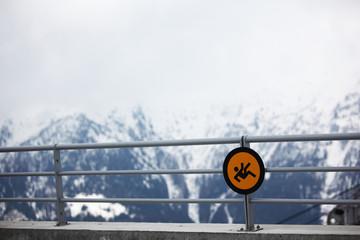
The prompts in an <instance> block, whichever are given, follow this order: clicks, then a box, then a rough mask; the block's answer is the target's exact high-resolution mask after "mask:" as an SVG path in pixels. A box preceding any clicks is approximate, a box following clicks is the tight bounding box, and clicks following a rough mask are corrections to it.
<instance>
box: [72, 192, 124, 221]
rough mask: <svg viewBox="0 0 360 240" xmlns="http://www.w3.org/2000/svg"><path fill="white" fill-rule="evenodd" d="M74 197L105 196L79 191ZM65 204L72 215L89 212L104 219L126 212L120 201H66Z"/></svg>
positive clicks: (107, 219)
mask: <svg viewBox="0 0 360 240" xmlns="http://www.w3.org/2000/svg"><path fill="white" fill-rule="evenodd" d="M75 198H105V197H104V195H102V194H95V193H94V194H90V195H86V194H84V193H79V194H77V195H76V196H75ZM67 206H68V207H69V209H70V213H71V216H72V217H76V216H78V215H80V214H84V215H86V214H90V215H92V216H94V217H98V216H101V217H102V218H104V219H105V220H106V221H109V220H110V219H113V218H115V217H116V216H119V215H120V214H122V213H123V214H127V213H128V211H127V209H126V207H125V206H124V205H122V204H120V203H68V204H67Z"/></svg>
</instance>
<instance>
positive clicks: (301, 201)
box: [251, 198, 360, 205]
mask: <svg viewBox="0 0 360 240" xmlns="http://www.w3.org/2000/svg"><path fill="white" fill-rule="evenodd" d="M251 202H252V203H274V204H319V205H320V204H323V205H338V204H344V205H360V200H359V199H350V200H349V199H284V198H252V199H251Z"/></svg>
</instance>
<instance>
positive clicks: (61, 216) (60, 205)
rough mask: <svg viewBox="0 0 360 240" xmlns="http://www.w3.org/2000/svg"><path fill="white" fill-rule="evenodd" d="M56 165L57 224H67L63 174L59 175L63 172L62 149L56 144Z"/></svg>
mask: <svg viewBox="0 0 360 240" xmlns="http://www.w3.org/2000/svg"><path fill="white" fill-rule="evenodd" d="M54 167H55V184H56V206H57V212H58V222H57V226H63V225H66V224H67V222H66V220H65V208H64V202H62V199H63V197H64V196H63V184H62V176H61V175H59V173H60V172H61V159H60V150H59V149H56V144H55V145H54Z"/></svg>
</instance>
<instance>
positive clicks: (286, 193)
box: [0, 92, 360, 223]
mask: <svg viewBox="0 0 360 240" xmlns="http://www.w3.org/2000/svg"><path fill="white" fill-rule="evenodd" d="M306 106H307V107H306ZM306 106H305V107H304V108H302V109H303V111H302V112H300V111H292V112H285V113H283V114H282V115H281V114H280V115H279V114H277V113H276V112H274V111H271V109H266V108H260V110H255V109H251V108H250V110H247V109H246V108H244V107H243V106H238V107H231V108H225V107H221V106H219V107H218V108H216V107H212V108H211V109H212V111H208V110H207V109H201V110H200V111H199V112H196V113H195V112H192V113H191V114H184V113H183V112H180V111H179V112H176V114H174V113H163V115H158V116H156V117H154V116H155V115H154V112H152V113H151V112H150V113H148V112H146V110H144V109H143V108H142V107H137V108H135V109H133V110H132V111H131V112H126V113H125V114H123V113H121V112H119V111H116V110H114V111H112V112H111V113H110V114H108V115H107V116H106V117H101V118H97V119H96V118H91V117H89V116H87V115H86V114H84V113H76V114H69V115H66V116H64V117H60V118H58V117H54V118H51V119H47V120H44V121H43V123H44V125H43V127H39V126H38V127H37V128H36V129H40V130H39V131H38V132H37V133H36V131H35V129H32V132H33V134H25V135H26V137H23V138H26V140H25V141H22V142H21V143H18V144H19V145H43V144H55V143H91V142H124V141H145V140H163V139H184V138H193V137H194V136H195V135H196V136H198V137H204V138H206V137H239V136H241V135H245V134H248V135H278V134H304V133H335V132H354V131H359V130H360V123H359V119H360V117H359V113H360V94H358V93H356V92H354V93H350V94H348V95H347V96H346V97H345V98H344V100H343V101H341V102H338V103H337V104H335V106H333V107H332V106H327V107H326V109H323V108H322V106H323V104H319V103H316V102H314V104H312V105H310V106H309V105H306ZM185 112H186V111H185ZM155 113H156V112H155ZM170 115H171V116H170ZM162 116H170V117H168V118H164V119H162V121H158V122H157V120H156V119H159V118H161V117H162ZM153 119H155V120H153ZM166 122H167V124H164V123H166ZM40 125H41V124H40ZM44 126H45V127H44ZM21 127H24V126H20V127H19V126H16V123H15V122H13V121H10V120H8V121H6V122H5V123H4V124H3V125H2V126H1V129H0V130H1V137H0V144H1V146H9V144H11V143H16V142H17V141H19V140H17V139H22V138H21V137H18V136H16V134H18V133H19V132H21V131H20V130H14V129H17V128H18V129H21ZM30 135H31V136H30ZM29 136H30V137H29ZM237 146H239V145H236V144H233V145H213V146H187V147H167V148H136V149H117V150H115V149H102V150H96V151H95V150H85V151H80V150H79V151H64V153H62V164H63V169H64V170H115V169H129V170H130V169H177V168H181V169H197V168H221V167H222V161H223V159H224V158H225V156H226V154H227V153H228V152H229V151H230V150H231V149H232V148H234V147H237ZM251 148H253V149H254V150H256V151H257V152H259V154H260V155H261V156H263V160H264V162H265V165H266V166H268V167H272V166H276V167H280V166H341V165H345V166H359V160H358V159H359V153H360V149H359V146H358V144H356V143H355V142H354V141H341V142H336V141H333V142H315V143H312V142H309V143H260V144H251ZM0 157H1V158H0V169H1V171H2V172H3V171H10V172H11V171H53V163H52V156H51V153H48V152H41V153H35V152H32V153H12V154H2V155H1V156H0ZM29 159H30V160H29ZM15 162H16V164H15ZM30 163H31V164H30ZM0 181H1V183H2V184H1V187H0V189H1V191H0V193H1V197H20V196H26V197H45V196H52V197H53V196H55V195H54V194H55V192H54V190H55V188H54V181H53V179H51V178H47V177H38V178H36V177H29V179H26V178H12V179H10V178H2V179H0ZM284 181H286V183H287V184H285V186H282V185H281V184H283V183H284ZM356 181H360V178H359V174H358V173H354V174H348V175H345V174H332V173H329V174H310V173H309V174H308V173H305V174H303V175H297V174H289V173H287V174H275V173H272V174H269V173H267V174H266V179H265V182H267V183H266V184H264V186H262V188H261V189H260V190H259V191H258V192H257V193H256V196H257V197H286V198H321V197H323V198H324V197H328V196H330V195H331V194H334V193H335V192H337V191H339V189H342V188H343V187H350V186H351V185H352V184H353V183H354V182H356ZM334 182H337V184H334ZM63 184H64V194H65V195H66V196H68V197H91V196H92V197H165V198H168V197H170V198H209V197H211V198H212V197H219V198H224V197H231V198H232V197H238V195H237V194H235V193H233V192H232V191H230V190H229V188H228V187H227V186H226V184H225V183H224V180H223V178H222V176H221V175H201V176H198V175H171V176H170V175H160V176H155V175H150V176H148V175H145V176H133V177H128V178H127V177H124V176H111V177H110V176H91V177H84V176H76V177H64V180H63ZM272 185H273V186H278V187H277V188H272V187H271V186H272ZM14 186H16V187H14ZM114 186H117V189H123V190H124V191H119V192H118V193H115V192H114V189H113V188H114ZM290 186H296V187H292V188H289V187H290ZM134 189H136V190H137V191H134ZM119 194H120V195H119ZM242 208H243V207H242V206H236V205H235V206H234V205H232V204H223V205H221V204H204V205H198V204H190V205H183V204H160V205H151V206H149V205H141V204H117V205H111V204H108V205H102V206H97V207H94V206H91V204H80V205H79V204H78V205H76V204H67V209H66V213H67V216H69V217H70V219H74V220H106V221H164V222H172V221H174V222H177V221H178V222H242V221H243V217H242V214H243V209H242ZM96 209H98V210H96ZM279 209H281V208H279V207H277V206H276V207H273V208H267V207H266V206H259V207H256V208H255V211H256V215H257V216H259V215H260V216H261V217H260V218H259V219H258V221H260V222H265V223H274V222H275V221H276V219H275V217H274V216H272V215H274V214H275V213H276V212H277V211H279ZM286 209H287V211H289V212H294V211H295V210H296V209H301V207H299V206H291V207H286ZM281 211H282V214H279V216H277V219H278V218H280V217H283V218H284V217H286V216H285V214H286V211H283V210H281ZM325 211H326V208H322V209H321V210H313V212H311V213H309V214H308V215H307V216H305V217H303V219H299V220H297V222H301V221H303V220H304V218H306V217H311V216H315V215H319V214H322V213H323V212H325ZM262 212H267V213H268V214H266V215H264V214H261V213H262ZM235 213H237V214H235ZM16 216H17V217H16ZM11 217H13V218H15V219H16V218H22V219H38V220H49V219H50V220H54V219H56V211H55V209H54V208H53V207H51V206H50V204H43V203H30V204H15V203H14V204H10V203H6V204H4V203H0V218H1V219H7V218H8V219H9V218H11ZM297 222H296V221H295V223H297Z"/></svg>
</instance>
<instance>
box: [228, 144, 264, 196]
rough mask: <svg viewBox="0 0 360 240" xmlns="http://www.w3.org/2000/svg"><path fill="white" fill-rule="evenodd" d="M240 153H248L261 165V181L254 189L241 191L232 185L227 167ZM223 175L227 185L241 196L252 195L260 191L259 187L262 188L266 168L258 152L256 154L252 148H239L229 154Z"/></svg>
mask: <svg viewBox="0 0 360 240" xmlns="http://www.w3.org/2000/svg"><path fill="white" fill-rule="evenodd" d="M240 152H246V153H249V154H250V155H252V156H253V157H254V158H255V159H256V161H257V162H258V164H259V167H260V177H259V180H258V181H257V183H256V184H255V185H254V186H253V187H252V188H249V189H246V190H244V189H240V188H237V187H236V186H235V185H234V184H232V182H231V181H230V179H229V176H228V174H227V167H228V165H229V161H230V159H231V158H232V157H233V156H234V155H235V154H237V153H240ZM223 175H224V178H225V181H226V183H227V185H228V186H229V187H230V188H231V189H232V190H233V191H235V192H237V193H240V194H250V193H253V192H255V191H256V190H258V189H259V187H260V186H261V184H262V183H263V181H264V176H265V167H264V163H263V161H262V159H261V157H260V156H259V154H257V152H255V151H254V150H252V149H251V148H247V147H238V148H235V149H233V150H232V151H231V152H230V153H228V155H227V156H226V158H225V160H224V164H223Z"/></svg>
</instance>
